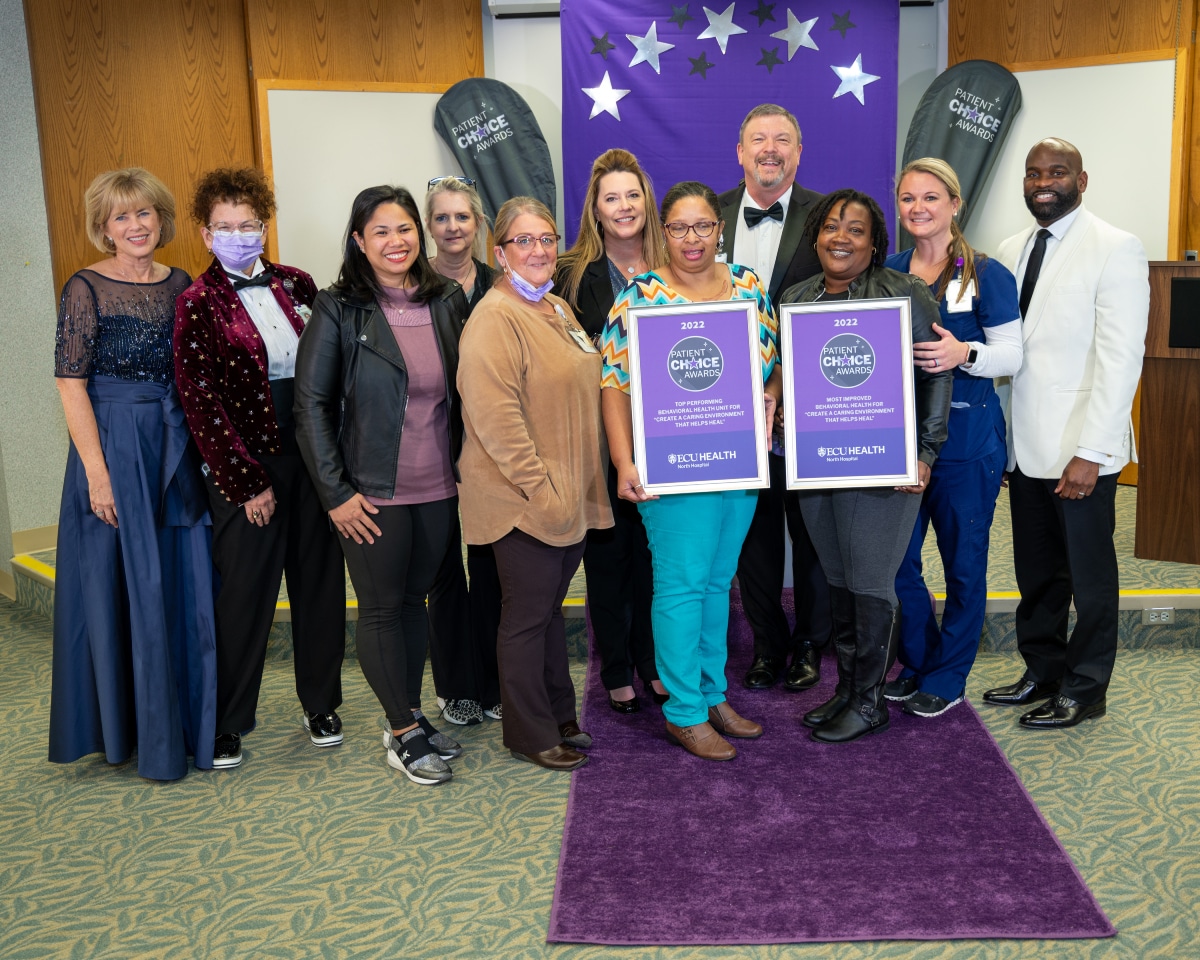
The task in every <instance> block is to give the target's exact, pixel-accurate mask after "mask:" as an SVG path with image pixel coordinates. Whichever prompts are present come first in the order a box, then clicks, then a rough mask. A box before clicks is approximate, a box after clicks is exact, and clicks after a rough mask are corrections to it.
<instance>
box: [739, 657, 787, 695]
mask: <svg viewBox="0 0 1200 960" xmlns="http://www.w3.org/2000/svg"><path fill="white" fill-rule="evenodd" d="M783 668H784V661H782V660H776V659H775V658H774V657H755V658H754V662H753V663H752V664H750V669H749V670H747V671H746V679H745V680H743V681H742V683H743V684H744V685H745V686H747V687H749V688H750V689H751V690H766V689H767V688H768V687H773V686H775V684H776V683H777V682H778V681H779V675H780V674H781V673H783Z"/></svg>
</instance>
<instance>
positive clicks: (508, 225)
mask: <svg viewBox="0 0 1200 960" xmlns="http://www.w3.org/2000/svg"><path fill="white" fill-rule="evenodd" d="M523 213H531V214H533V215H534V216H535V217H540V218H541V219H542V220H545V221H546V222H547V223H548V224H550V230H551V231H552V232H553V233H558V225H557V224H556V223H555V222H554V214H552V213H551V212H550V208H549V207H548V206H546V205H545V204H544V203H542V201H541V200H538V199H536V198H535V197H513V198H511V199H509V200H505V201H504V204H503V206H501V207H500V209H499V210H497V211H496V226H495V228H494V229H493V230H492V233H493V235H494V236H495V238H496V246H498V247H499V246H503V245H504V242H505V241H506V240H511V239H512V237H510V236H509V235H508V231H509V230H511V229H512V225H513V221H514V220H516V219H517V217H519V216H521V214H523Z"/></svg>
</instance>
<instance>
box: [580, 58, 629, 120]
mask: <svg viewBox="0 0 1200 960" xmlns="http://www.w3.org/2000/svg"><path fill="white" fill-rule="evenodd" d="M581 89H582V90H583V92H584V93H586V94H587V95H588V96H589V97H591V98H592V112H591V113H589V114H588V119H589V120H592V119H594V118H595V117H598V116H599V115H600V114H602V113H611V114H612V115H613V116H614V117H616V118H617V119H618V120H620V119H621V112H620V111H619V110H618V109H617V101H619V100H620V99H621V98H622V97H625V96H627V95H628V94H629V91H628V90H614V89H613V85H612V81H611V80H610V79H609V78H608V71H607V70H605V71H604V79H603V80H601V81H600V86H598V87H582V88H581Z"/></svg>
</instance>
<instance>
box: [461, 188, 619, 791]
mask: <svg viewBox="0 0 1200 960" xmlns="http://www.w3.org/2000/svg"><path fill="white" fill-rule="evenodd" d="M495 235H496V248H495V254H496V261H497V263H499V265H500V268H501V269H502V270H503V271H504V276H503V277H502V278H501V279H500V280H498V281H497V283H496V285H495V286H494V287H493V288H492V290H491V291H490V292H489V293H488V294H487V295H486V296H485V297H484V298H483V300H482V301H480V303H479V305H478V306H477V307H476V308H475V311H474V313H472V315H471V321H470V323H468V324H467V327H466V330H465V331H464V332H463V337H462V357H461V362H460V364H459V368H458V386H459V390H460V391H461V392H462V397H463V427H464V434H465V438H464V441H463V452H462V458H461V459H460V460H459V471H460V474H461V477H462V479H461V482H460V487H459V489H460V493H461V497H462V519H463V532H464V533H465V534H466V539H467V543H468V544H488V543H490V544H491V545H492V549H493V551H494V552H495V555H496V565H497V567H498V568H499V571H500V586H501V590H502V592H503V606H502V609H501V615H500V631H499V635H498V636H497V640H496V649H497V654H498V657H499V661H500V690H501V694H502V699H503V701H504V719H503V724H504V745H505V746H506V747H508V748H509V750H510V751H511V752H512V754H513V756H514V757H516V758H517V759H519V760H524V761H526V762H528V763H534V764H537V765H538V766H541V767H545V768H547V769H550V770H573V769H575V768H576V767H579V766H582V765H583V764H584V763H586V762H587V755H586V754H584V753H581V752H580V751H581V750H583V749H586V748H587V747H589V746H590V745H591V742H592V738H591V737H590V736H588V735H587V734H586V733H584V732H583V731H582V730H580V729H579V719H578V716H579V715H578V710H577V707H576V702H575V687H574V685H573V684H572V682H571V673H570V669H569V666H568V663H567V647H566V632H565V628H564V624H563V618H562V602H563V599H564V598H565V597H566V594H567V588H568V587H569V586H570V583H571V577H572V576H573V575H574V573H575V571H576V569H578V567H579V561H580V558H581V557H582V556H583V548H584V542H585V538H586V536H587V532H588V530H589V529H596V528H603V527H610V526H612V511H611V510H610V509H609V504H608V494H607V493H606V492H605V489H604V452H603V447H604V433H603V426H602V424H601V419H600V391H599V383H600V354H599V353H598V352H597V351H596V348H595V347H594V346H593V345H592V341H591V338H590V337H588V335H587V334H586V333H585V332H584V330H583V328H582V327H580V326H579V324H578V323H577V322H576V320H575V317H574V315H573V314H572V312H571V308H570V307H569V306H568V305H567V304H566V301H564V300H562V299H561V298H559V297H556V296H554V295H553V294H551V293H550V289H551V287H553V286H554V264H555V261H556V259H557V253H558V234H557V232H556V231H555V225H554V216H553V215H552V214H551V213H550V211H549V210H548V209H547V208H546V206H545V204H543V203H541V202H540V201H538V200H535V199H533V198H532V197H514V198H513V199H511V200H508V201H507V202H506V203H505V204H504V205H503V206H502V207H501V208H500V210H499V212H498V213H497V215H496V228H495Z"/></svg>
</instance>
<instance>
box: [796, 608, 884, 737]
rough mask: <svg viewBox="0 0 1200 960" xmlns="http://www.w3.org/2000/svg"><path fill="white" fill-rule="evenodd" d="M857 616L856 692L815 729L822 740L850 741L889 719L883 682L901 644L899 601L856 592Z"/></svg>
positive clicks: (880, 729) (879, 729)
mask: <svg viewBox="0 0 1200 960" xmlns="http://www.w3.org/2000/svg"><path fill="white" fill-rule="evenodd" d="M854 617H855V626H856V639H857V643H856V646H855V660H854V683H853V692H852V693H851V695H850V702H849V703H848V704H847V705H846V708H845V709H844V710H843V711H842V712H841V713H839V714H838V715H837V716H836V717H835V718H834V719H833V720H830V721H829V722H828V723H826V724H824V725H822V726H821V727H820V728H818V729H816V730H814V731H813V734H812V737H813V739H814V740H820V741H822V742H823V743H849V742H850V741H851V740H857V739H858V738H859V737H862V736H866V735H867V734H868V733H882V732H883V731H884V730H886V729H887V728H888V725H889V722H890V718H889V716H888V707H887V700H886V699H885V698H884V696H883V685H884V683H885V682H886V681H887V675H888V670H890V669H891V668H892V664H893V663H894V662H895V659H896V649H897V647H898V646H899V641H900V605H899V604H897V605H896V606H895V607H893V606H892V605H891V604H890V603H888V601H886V600H880V599H878V598H876V597H867V596H863V595H862V594H857V595H855V597H854Z"/></svg>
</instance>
